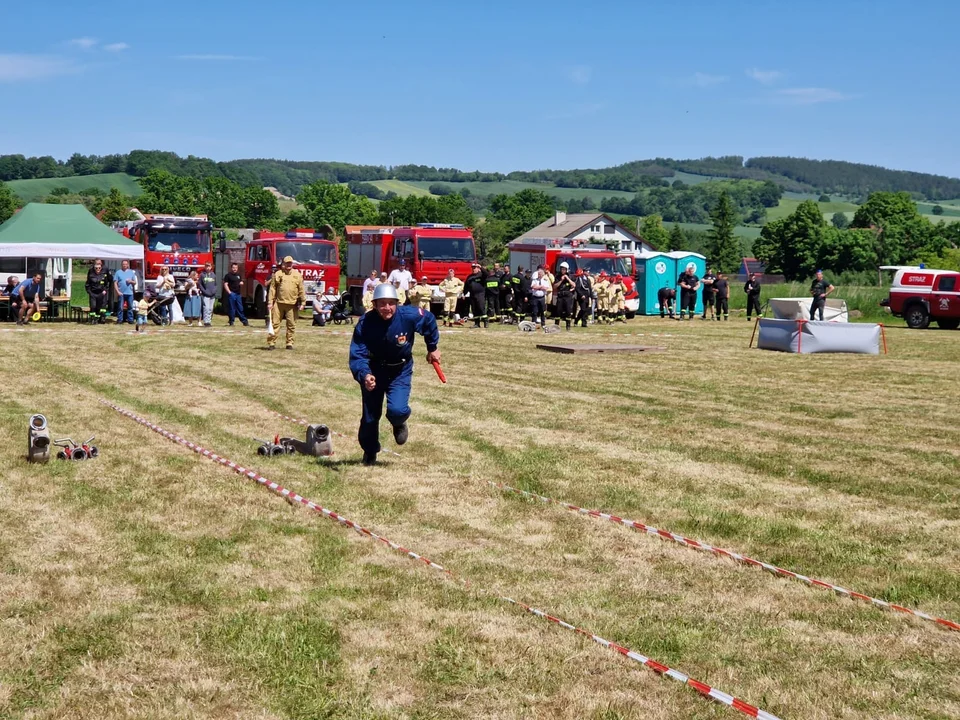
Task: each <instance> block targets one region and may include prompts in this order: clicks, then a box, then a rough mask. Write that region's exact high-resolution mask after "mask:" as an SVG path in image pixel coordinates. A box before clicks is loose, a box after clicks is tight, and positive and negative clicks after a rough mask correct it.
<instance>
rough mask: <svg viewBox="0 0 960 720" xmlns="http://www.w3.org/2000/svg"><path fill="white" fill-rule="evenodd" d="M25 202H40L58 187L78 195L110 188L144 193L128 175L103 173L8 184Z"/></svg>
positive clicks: (132, 192)
mask: <svg viewBox="0 0 960 720" xmlns="http://www.w3.org/2000/svg"><path fill="white" fill-rule="evenodd" d="M6 184H7V185H8V186H9V187H10V189H11V190H13V192H15V193H16V194H17V195H18V196H20V198H21V199H22V200H23V201H24V202H31V201H33V200H39V199H41V198H43V197H46V196H47V195H49V194H50V192H51V191H52V190H54V189H55V188H58V187H65V188H67V189H69V190H70V192H73V193H76V192H80V191H81V190H86V189H87V188H93V187H95V188H99V189H100V190H103V191H104V192H106V193H109V192H110V188H112V187H116V188H119V189H120V191H121V192H122V193H124V194H125V195H134V196H136V195H139V194H140V193H142V192H143V189H142V188H141V187H140V185H138V184H137V179H136V178H135V177H133V176H132V175H127V174H126V173H101V174H99V175H78V176H76V177H65V178H40V179H37V180H11V181H9V182H7V183H6Z"/></svg>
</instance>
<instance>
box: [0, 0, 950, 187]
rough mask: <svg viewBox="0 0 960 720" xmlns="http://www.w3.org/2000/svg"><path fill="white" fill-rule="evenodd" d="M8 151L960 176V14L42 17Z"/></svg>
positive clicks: (9, 49) (315, 10)
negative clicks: (801, 162) (666, 160)
mask: <svg viewBox="0 0 960 720" xmlns="http://www.w3.org/2000/svg"><path fill="white" fill-rule="evenodd" d="M3 16H4V25H5V28H6V30H5V32H4V33H3V34H2V37H0V154H4V153H12V152H20V153H24V154H27V155H45V154H49V155H53V156H54V157H58V158H64V159H65V158H66V157H68V156H69V155H70V154H71V153H73V152H82V153H85V154H89V153H96V154H105V153H112V152H127V151H129V150H131V149H134V148H144V149H163V150H173V151H175V152H177V153H179V154H181V155H186V154H194V155H201V156H206V157H212V158H214V159H217V160H230V159H234V158H241V157H277V158H286V159H296V160H340V161H345V162H355V163H371V164H385V165H394V164H400V163H408V162H409V163H420V164H426V165H436V166H443V167H458V168H461V169H464V170H474V169H479V170H499V171H504V172H507V171H510V170H530V169H536V168H548V167H549V168H574V167H605V166H609V165H616V164H619V163H623V162H628V161H630V160H636V159H643V158H650V157H656V156H664V157H675V158H696V157H702V156H705V155H744V156H747V157H749V156H756V155H793V156H801V157H810V158H820V159H836V160H850V161H855V162H866V163H871V164H876V165H884V166H887V167H893V168H900V169H908V170H918V171H923V172H935V173H939V174H944V175H950V176H953V177H956V176H958V175H960V143H958V142H957V132H956V118H957V117H958V114H960V113H958V111H960V107H958V106H960V96H958V95H957V93H956V92H955V90H956V87H957V85H956V69H957V66H958V60H960V57H958V56H960V51H958V49H957V48H958V43H957V41H956V36H957V33H958V28H960V3H957V2H932V1H931V2H915V3H912V4H908V5H904V4H903V3H894V2H890V1H888V0H879V1H876V2H844V1H843V0H835V1H834V2H807V3H786V2H771V1H769V0H755V1H753V2H746V1H742V0H726V1H721V0H712V1H710V2H707V1H706V0H703V1H701V2H691V1H686V2H685V1H683V0H677V1H676V2H673V3H667V2H663V1H660V2H646V1H643V2H641V1H640V0H635V1H634V2H628V1H626V0H623V1H621V2H607V1H606V0H594V2H592V3H587V2H582V1H581V2H567V1H566V0H555V1H554V2H540V1H539V0H536V1H534V0H531V1H525V0H512V1H511V2H501V1H500V0H489V1H488V2H486V3H476V2H475V3H461V2H455V1H451V0H447V1H446V2H426V1H423V2H419V1H417V0H406V1H403V0H393V1H392V2H381V1H379V0H366V2H336V3H333V2H325V1H321V0H317V1H315V2H306V1H304V2H290V1H288V0H271V2H249V1H245V0H236V1H234V2H221V1H220V0H194V1H193V2H181V1H180V0H166V1H165V2H161V3H149V4H143V3H131V2H106V1H99V0H88V2H85V3H72V2H66V1H65V0H60V1H56V2H54V1H52V0H47V1H43V0H34V2H31V3H24V2H19V3H16V4H15V5H14V8H13V9H12V10H11V9H9V8H7V9H5V10H4V13H3Z"/></svg>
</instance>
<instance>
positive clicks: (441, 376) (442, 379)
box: [433, 361, 447, 383]
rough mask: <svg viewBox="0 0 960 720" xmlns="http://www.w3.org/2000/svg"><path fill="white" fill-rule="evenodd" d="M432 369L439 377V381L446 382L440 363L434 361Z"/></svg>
mask: <svg viewBox="0 0 960 720" xmlns="http://www.w3.org/2000/svg"><path fill="white" fill-rule="evenodd" d="M433 369H434V370H436V371H437V377H438V378H440V382H442V383H446V382H447V376H446V375H444V374H443V370H441V369H440V363H438V362H436V361H434V363H433Z"/></svg>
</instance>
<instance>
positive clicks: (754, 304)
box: [743, 273, 763, 320]
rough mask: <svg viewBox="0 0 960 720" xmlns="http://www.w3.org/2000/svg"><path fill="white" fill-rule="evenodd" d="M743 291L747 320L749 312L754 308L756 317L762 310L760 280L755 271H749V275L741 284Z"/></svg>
mask: <svg viewBox="0 0 960 720" xmlns="http://www.w3.org/2000/svg"><path fill="white" fill-rule="evenodd" d="M743 291H744V292H745V293H746V294H747V320H749V319H750V313H751V312H753V311H754V310H756V312H757V317H760V316H761V315H762V314H763V312H762V311H761V309H760V280H759V279H758V278H757V274H756V273H750V277H749V278H747V281H746V282H745V283H744V284H743Z"/></svg>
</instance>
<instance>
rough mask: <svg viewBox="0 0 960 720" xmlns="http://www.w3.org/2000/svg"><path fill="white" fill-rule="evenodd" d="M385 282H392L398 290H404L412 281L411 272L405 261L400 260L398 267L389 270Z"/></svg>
mask: <svg viewBox="0 0 960 720" xmlns="http://www.w3.org/2000/svg"><path fill="white" fill-rule="evenodd" d="M387 282H389V283H392V284H393V285H394V286H396V287H397V289H399V290H403V291H404V292H406V291H407V290H409V289H410V285H411V284H412V283H413V273H411V272H410V271H409V270H407V261H406V260H401V261H400V267H398V268H396V269H395V270H393V271H391V272H390V275H389V276H388V277H387Z"/></svg>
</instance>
